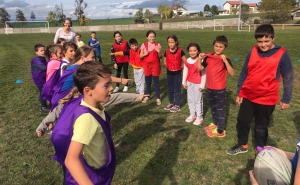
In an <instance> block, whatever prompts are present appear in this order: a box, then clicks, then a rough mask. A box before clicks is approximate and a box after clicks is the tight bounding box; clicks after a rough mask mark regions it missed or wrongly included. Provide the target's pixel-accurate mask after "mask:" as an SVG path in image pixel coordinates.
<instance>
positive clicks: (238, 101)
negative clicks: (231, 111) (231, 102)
mask: <svg viewBox="0 0 300 185" xmlns="http://www.w3.org/2000/svg"><path fill="white" fill-rule="evenodd" d="M235 102H236V103H237V104H238V105H241V103H242V102H243V98H242V97H236V99H235Z"/></svg>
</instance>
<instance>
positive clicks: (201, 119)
mask: <svg viewBox="0 0 300 185" xmlns="http://www.w3.org/2000/svg"><path fill="white" fill-rule="evenodd" d="M203 122H204V120H203V118H199V117H197V118H196V119H195V121H194V122H193V125H201V123H203Z"/></svg>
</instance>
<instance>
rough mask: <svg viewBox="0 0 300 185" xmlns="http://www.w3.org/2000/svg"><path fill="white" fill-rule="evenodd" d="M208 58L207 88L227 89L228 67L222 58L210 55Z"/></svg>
mask: <svg viewBox="0 0 300 185" xmlns="http://www.w3.org/2000/svg"><path fill="white" fill-rule="evenodd" d="M205 56H207V58H206V63H207V67H206V87H207V88H209V89H213V90H220V89H224V88H226V73H227V69H226V66H225V64H224V62H223V60H222V59H221V57H220V56H217V55H214V54H213V53H208V54H206V55H205Z"/></svg>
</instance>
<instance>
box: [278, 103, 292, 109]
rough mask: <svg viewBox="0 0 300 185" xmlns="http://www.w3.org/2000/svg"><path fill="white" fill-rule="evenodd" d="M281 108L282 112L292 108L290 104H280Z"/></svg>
mask: <svg viewBox="0 0 300 185" xmlns="http://www.w3.org/2000/svg"><path fill="white" fill-rule="evenodd" d="M280 108H281V110H285V109H288V108H290V104H287V103H282V102H280Z"/></svg>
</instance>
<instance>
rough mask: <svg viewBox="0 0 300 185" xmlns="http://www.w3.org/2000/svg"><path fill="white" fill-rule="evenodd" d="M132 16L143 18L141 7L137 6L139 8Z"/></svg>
mask: <svg viewBox="0 0 300 185" xmlns="http://www.w3.org/2000/svg"><path fill="white" fill-rule="evenodd" d="M134 17H135V18H136V19H143V18H144V13H143V8H139V10H138V11H137V12H136V13H135V16H134Z"/></svg>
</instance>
